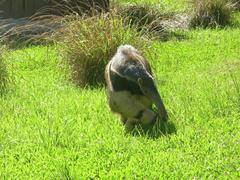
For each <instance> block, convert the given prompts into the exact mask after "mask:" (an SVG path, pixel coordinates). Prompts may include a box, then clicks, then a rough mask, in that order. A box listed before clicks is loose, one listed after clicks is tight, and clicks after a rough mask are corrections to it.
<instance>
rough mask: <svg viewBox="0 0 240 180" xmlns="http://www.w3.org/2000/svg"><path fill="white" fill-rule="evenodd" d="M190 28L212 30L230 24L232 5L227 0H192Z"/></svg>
mask: <svg viewBox="0 0 240 180" xmlns="http://www.w3.org/2000/svg"><path fill="white" fill-rule="evenodd" d="M192 4H193V15H192V18H191V21H190V27H193V28H196V27H203V28H207V27H210V28H214V27H223V26H226V25H228V24H230V23H231V13H232V10H233V6H232V4H231V3H230V2H229V1H228V0H193V1H192Z"/></svg>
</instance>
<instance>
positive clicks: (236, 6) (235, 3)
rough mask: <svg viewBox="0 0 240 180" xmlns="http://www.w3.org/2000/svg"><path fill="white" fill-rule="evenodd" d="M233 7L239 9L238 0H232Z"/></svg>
mask: <svg viewBox="0 0 240 180" xmlns="http://www.w3.org/2000/svg"><path fill="white" fill-rule="evenodd" d="M232 3H233V6H234V9H237V10H240V0H232Z"/></svg>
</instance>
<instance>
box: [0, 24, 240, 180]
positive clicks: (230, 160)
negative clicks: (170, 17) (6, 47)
mask: <svg viewBox="0 0 240 180" xmlns="http://www.w3.org/2000/svg"><path fill="white" fill-rule="evenodd" d="M178 33H180V34H182V35H184V36H185V37H186V38H185V39H183V40H182V41H176V40H171V41H167V42H164V43H162V42H157V41H156V42H155V43H154V45H153V47H152V53H153V54H154V53H157V54H158V55H157V56H156V59H155V60H154V61H153V62H151V63H152V64H153V65H154V67H155V72H156V76H157V79H158V81H157V84H158V87H159V90H160V92H161V94H162V96H163V99H164V102H165V104H166V106H167V109H168V111H169V114H170V123H169V129H171V130H170V131H169V134H166V135H160V136H159V137H155V138H152V137H150V136H148V135H145V136H144V135H143V136H131V135H128V134H125V133H124V128H123V127H122V125H121V123H120V121H119V119H118V117H117V116H115V115H113V114H112V113H111V112H110V111H109V108H108V106H107V103H106V95H105V90H104V89H92V90H90V89H80V88H77V87H76V86H75V85H73V84H71V83H70V82H68V81H67V80H66V79H67V78H66V77H65V75H64V73H63V72H61V69H60V67H59V66H58V64H59V61H60V60H59V56H58V49H57V48H56V47H31V48H26V49H22V50H16V51H12V52H10V53H9V55H8V57H7V59H6V60H7V62H8V63H9V64H8V71H9V72H10V73H11V74H12V76H13V79H14V81H15V82H14V84H13V85H12V87H11V88H12V89H13V90H12V91H10V92H8V94H6V95H5V96H3V97H0V107H1V108H0V121H1V123H0V179H4V178H6V179H16V178H19V179H36V178H37V179H38V178H39V179H68V178H73V179H79V178H80V177H81V179H85V178H87V177H88V178H98V177H100V178H102V179H109V178H112V179H119V178H124V177H125V178H126V179H133V178H139V179H143V178H146V179H157V178H158V177H161V178H162V179H167V178H170V179H177V178H183V179H193V178H195V179H200V178H203V179H206V178H210V179H213V178H216V179H225V178H229V179H237V178H239V177H240V169H239V168H240V167H239V166H240V160H239V159H240V141H239V138H240V122H239V119H240V55H239V44H240V37H239V34H240V30H239V29H237V28H235V29H234V28H232V29H230V28H228V29H224V30H194V31H190V32H178ZM151 55H152V54H148V55H147V56H151ZM174 129H175V130H174Z"/></svg>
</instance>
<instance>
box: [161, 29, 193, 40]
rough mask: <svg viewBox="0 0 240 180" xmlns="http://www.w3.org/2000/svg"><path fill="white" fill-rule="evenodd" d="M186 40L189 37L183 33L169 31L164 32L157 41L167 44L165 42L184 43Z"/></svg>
mask: <svg viewBox="0 0 240 180" xmlns="http://www.w3.org/2000/svg"><path fill="white" fill-rule="evenodd" d="M188 39H189V37H188V36H187V35H186V34H185V33H183V32H177V31H176V32H175V31H169V32H166V33H165V34H164V35H163V36H162V37H159V39H158V40H159V41H163V42H167V41H184V40H188Z"/></svg>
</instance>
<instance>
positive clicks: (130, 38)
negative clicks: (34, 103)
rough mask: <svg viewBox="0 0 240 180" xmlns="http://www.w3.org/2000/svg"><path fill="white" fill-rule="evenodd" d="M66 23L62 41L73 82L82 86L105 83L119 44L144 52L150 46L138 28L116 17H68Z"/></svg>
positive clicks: (64, 58) (63, 52)
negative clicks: (109, 64) (105, 73)
mask: <svg viewBox="0 0 240 180" xmlns="http://www.w3.org/2000/svg"><path fill="white" fill-rule="evenodd" d="M64 21H65V23H66V26H65V28H63V29H61V31H60V32H59V33H60V34H64V36H63V39H62V38H60V41H58V42H60V45H61V47H62V55H63V60H64V62H67V64H69V65H70V69H71V72H72V79H73V81H74V82H76V83H77V84H78V85H80V86H82V87H85V86H96V85H100V84H103V82H104V68H105V66H106V64H107V62H108V61H109V60H110V58H111V57H112V56H113V54H114V53H115V52H116V50H117V47H118V46H119V45H121V44H131V45H133V46H135V47H136V48H138V49H140V50H144V49H145V47H146V46H147V42H146V41H145V40H143V38H142V37H141V33H140V32H138V31H137V30H136V28H135V27H133V26H130V25H128V24H127V25H126V24H125V23H124V19H123V18H121V17H118V16H115V15H112V14H103V15H97V16H93V17H80V16H75V17H73V16H72V17H65V18H64ZM58 40H59V39H58Z"/></svg>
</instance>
